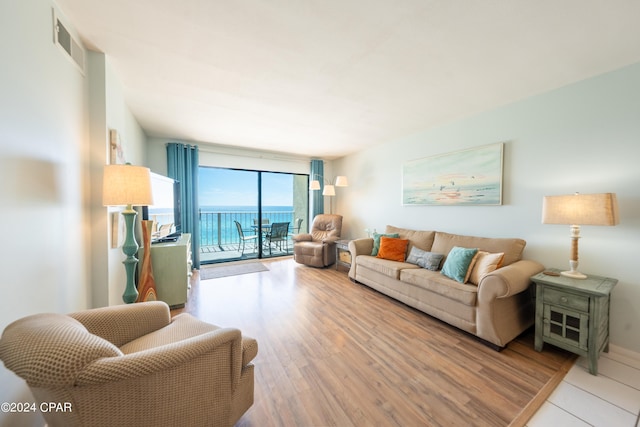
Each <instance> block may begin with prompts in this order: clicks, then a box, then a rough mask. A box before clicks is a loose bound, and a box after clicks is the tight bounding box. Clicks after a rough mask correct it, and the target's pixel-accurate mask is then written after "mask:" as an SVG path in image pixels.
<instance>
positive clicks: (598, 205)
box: [542, 193, 620, 225]
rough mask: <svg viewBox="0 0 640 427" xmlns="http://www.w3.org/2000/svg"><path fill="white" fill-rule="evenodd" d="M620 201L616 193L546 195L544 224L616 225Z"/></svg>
mask: <svg viewBox="0 0 640 427" xmlns="http://www.w3.org/2000/svg"><path fill="white" fill-rule="evenodd" d="M619 221H620V219H619V217H618V202H617V200H616V195H615V193H601V194H579V193H576V194H569V195H565V196H545V197H544V199H543V201H542V223H543V224H568V225H616V224H618V223H619Z"/></svg>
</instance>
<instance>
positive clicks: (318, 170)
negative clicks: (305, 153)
mask: <svg viewBox="0 0 640 427" xmlns="http://www.w3.org/2000/svg"><path fill="white" fill-rule="evenodd" d="M314 179H317V180H318V181H320V190H313V191H312V192H311V222H313V219H314V218H315V217H316V215H320V214H323V213H324V196H323V195H322V190H323V188H324V161H322V160H311V180H314Z"/></svg>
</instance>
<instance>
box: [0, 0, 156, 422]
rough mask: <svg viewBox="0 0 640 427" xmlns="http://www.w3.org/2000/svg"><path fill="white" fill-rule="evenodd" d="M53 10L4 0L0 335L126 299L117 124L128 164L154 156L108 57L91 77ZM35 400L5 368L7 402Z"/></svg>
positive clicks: (29, 417) (0, 384)
mask: <svg viewBox="0 0 640 427" xmlns="http://www.w3.org/2000/svg"><path fill="white" fill-rule="evenodd" d="M52 7H53V3H52V2H51V1H50V0H30V1H25V2H2V3H0V53H2V57H3V58H5V59H6V60H5V61H3V63H2V66H0V93H2V97H0V144H1V148H2V149H1V150H0V204H1V205H0V235H2V236H3V239H4V241H5V250H3V251H2V257H0V283H1V284H2V285H1V286H0V329H4V327H5V326H6V325H8V324H9V323H10V322H12V321H14V320H16V319H18V318H20V317H23V316H26V315H29V314H34V313H40V312H57V313H67V312H71V311H76V310H81V309H85V308H88V307H91V306H102V305H107V304H119V303H122V299H121V294H122V292H123V291H124V267H123V265H122V263H121V261H122V258H123V255H122V253H121V250H120V248H115V249H111V248H110V247H109V246H108V244H109V241H108V235H109V230H108V227H107V221H106V218H107V209H106V208H104V207H103V206H102V201H101V194H102V168H103V165H104V164H105V163H106V162H107V153H108V145H107V142H108V129H109V128H115V129H118V130H119V131H121V133H122V136H123V142H124V148H125V155H126V157H127V160H129V161H131V162H132V163H134V164H144V163H145V161H146V159H145V142H146V136H145V134H144V132H143V131H142V129H141V128H140V126H139V125H138V124H137V122H136V121H135V118H134V117H133V115H132V114H131V113H130V111H129V109H128V108H127V106H126V104H125V100H124V95H123V91H122V88H121V84H120V83H119V81H118V79H117V78H116V77H115V74H114V73H113V71H112V69H111V67H110V65H109V61H108V59H107V58H106V57H105V56H104V55H103V54H99V53H88V55H87V59H88V61H87V65H88V68H87V71H86V73H85V75H84V76H83V75H82V73H80V71H79V70H78V69H77V68H76V67H75V65H74V64H73V63H72V62H71V61H70V60H69V59H68V58H67V57H65V55H64V54H63V53H62V50H61V49H60V48H58V47H57V46H55V45H54V43H53V38H52ZM56 9H57V8H56ZM57 13H58V14H59V15H60V18H61V19H63V21H66V22H65V23H66V24H67V27H68V29H70V30H71V31H73V24H72V23H71V22H69V21H68V20H66V19H65V17H64V14H63V11H61V10H60V9H57ZM31 399H32V397H31V394H30V392H29V391H28V389H27V387H26V386H25V383H24V381H23V380H22V379H20V378H18V377H17V376H16V375H14V374H13V373H12V372H11V371H9V370H7V369H5V368H4V367H2V368H0V401H2V402H26V401H30V400H31ZM42 424H43V420H42V418H41V417H40V416H39V415H38V414H33V413H31V414H4V413H0V425H42Z"/></svg>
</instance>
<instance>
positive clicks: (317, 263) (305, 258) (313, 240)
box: [292, 214, 342, 267]
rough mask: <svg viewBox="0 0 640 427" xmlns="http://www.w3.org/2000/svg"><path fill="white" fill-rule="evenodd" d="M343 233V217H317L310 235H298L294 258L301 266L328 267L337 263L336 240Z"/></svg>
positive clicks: (294, 244) (324, 215) (295, 237)
mask: <svg viewBox="0 0 640 427" xmlns="http://www.w3.org/2000/svg"><path fill="white" fill-rule="evenodd" d="M341 232H342V215H329V214H321V215H317V216H316V217H315V218H314V219H313V224H312V225H311V232H310V233H303V234H296V235H294V236H293V237H292V239H293V242H294V243H293V258H294V259H295V260H296V262H298V263H300V264H305V265H310V266H312V267H326V266H328V265H331V264H333V263H335V262H336V249H335V247H336V246H335V244H336V240H338V239H340V233H341Z"/></svg>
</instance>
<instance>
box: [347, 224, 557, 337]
mask: <svg viewBox="0 0 640 427" xmlns="http://www.w3.org/2000/svg"><path fill="white" fill-rule="evenodd" d="M387 233H397V234H398V235H399V236H400V238H402V239H408V240H409V249H408V250H407V253H409V251H410V250H411V248H412V247H414V246H415V247H417V248H419V249H422V250H424V251H429V252H433V253H440V254H444V255H445V259H446V255H447V254H449V251H450V250H451V249H452V248H453V247H454V246H458V247H463V248H478V249H479V250H482V251H486V252H490V253H500V252H503V253H504V258H503V261H502V266H501V267H500V268H498V269H497V270H495V271H493V272H491V273H488V274H486V275H485V276H484V277H482V278H481V279H480V280H479V282H478V285H477V286H476V285H475V284H470V283H460V282H457V281H455V280H453V279H450V278H448V277H446V276H444V275H443V274H441V272H440V271H431V270H427V269H425V268H421V267H419V266H417V265H415V264H410V263H407V262H399V261H390V260H388V259H381V258H377V257H375V256H371V251H372V248H373V239H372V238H365V239H357V240H353V241H351V242H350V243H349V250H350V252H351V257H352V264H351V269H350V270H349V277H350V278H351V279H352V280H354V281H356V282H359V283H362V284H365V285H367V286H369V287H371V288H373V289H376V290H377V291H379V292H382V293H383V294H386V295H388V296H390V297H392V298H395V299H397V300H399V301H402V302H403V303H405V304H407V305H409V306H411V307H414V308H416V309H418V310H420V311H423V312H425V313H427V314H429V315H431V316H434V317H437V318H438V319H440V320H443V321H445V322H447V323H449V324H451V325H453V326H455V327H457V328H460V329H462V330H464V331H467V332H469V333H471V334H474V335H476V336H478V337H479V338H481V339H482V340H484V341H486V342H487V343H490V344H493V345H494V346H496V347H497V348H502V347H504V346H506V345H507V344H508V343H509V341H511V340H513V339H514V338H515V337H517V336H518V335H519V334H520V333H522V332H523V331H524V330H526V329H527V328H529V327H530V326H531V325H532V324H533V315H534V307H533V298H532V293H531V292H530V291H529V285H530V280H529V278H530V277H531V276H533V275H535V274H537V273H539V272H541V271H542V270H543V269H544V267H543V265H542V264H540V263H538V262H535V261H531V260H523V259H521V256H522V251H523V250H524V247H525V244H526V242H525V241H524V240H522V239H503V238H485V237H472V236H462V235H456V234H449V233H444V232H440V231H418V230H410V229H403V228H398V227H393V226H387V228H386V231H385V234H387ZM443 262H444V261H443Z"/></svg>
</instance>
